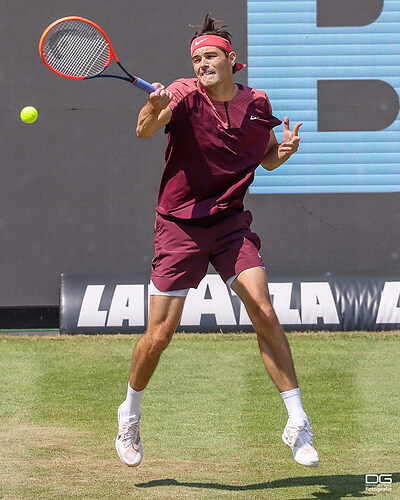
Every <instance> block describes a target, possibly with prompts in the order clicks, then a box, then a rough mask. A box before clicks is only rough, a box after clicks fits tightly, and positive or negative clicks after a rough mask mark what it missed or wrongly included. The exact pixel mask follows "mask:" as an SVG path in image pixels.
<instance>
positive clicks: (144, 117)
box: [136, 82, 173, 139]
mask: <svg viewBox="0 0 400 500" xmlns="http://www.w3.org/2000/svg"><path fill="white" fill-rule="evenodd" d="M153 85H154V86H155V87H157V90H156V91H154V92H152V93H151V94H150V95H149V97H148V100H147V103H146V104H145V105H144V106H143V108H142V109H141V110H140V112H139V116H138V121H137V126H136V134H137V136H138V137H140V138H141V139H149V138H150V137H151V136H152V135H153V134H154V133H155V132H157V130H160V128H162V127H164V126H165V125H167V123H169V121H170V119H171V115H172V110H171V108H169V107H168V104H169V103H170V102H171V100H172V97H173V96H172V94H171V92H170V91H169V90H167V89H166V88H165V87H164V86H163V85H161V83H157V82H156V83H153Z"/></svg>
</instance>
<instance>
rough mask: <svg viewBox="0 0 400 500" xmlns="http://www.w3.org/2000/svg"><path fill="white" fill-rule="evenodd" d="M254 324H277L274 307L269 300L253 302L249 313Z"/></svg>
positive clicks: (264, 325)
mask: <svg viewBox="0 0 400 500" xmlns="http://www.w3.org/2000/svg"><path fill="white" fill-rule="evenodd" d="M251 319H252V321H253V324H254V326H255V327H256V328H257V326H259V327H267V328H271V327H274V326H276V325H277V324H279V322H278V318H277V316H276V314H275V311H274V308H273V307H272V304H271V303H270V302H266V303H263V304H255V305H254V306H253V311H252V313H251Z"/></svg>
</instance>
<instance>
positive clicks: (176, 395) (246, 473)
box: [0, 332, 400, 500]
mask: <svg viewBox="0 0 400 500" xmlns="http://www.w3.org/2000/svg"><path fill="white" fill-rule="evenodd" d="M288 338H289V342H290V345H291V348H292V353H293V357H294V361H295V366H296V371H297V375H298V378H299V383H300V388H301V392H302V399H303V404H304V407H305V410H306V411H307V413H308V414H309V416H310V418H311V421H312V427H313V431H314V443H315V445H316V448H317V450H318V452H319V454H320V458H321V465H320V466H319V467H318V468H316V469H313V468H306V467H302V466H300V465H298V464H297V463H295V462H294V460H293V458H292V455H291V450H290V449H289V448H288V447H287V446H285V445H284V444H283V442H282V440H281V434H282V431H283V428H284V426H285V423H286V419H287V416H286V410H285V407H284V404H283V402H282V399H281V397H280V395H279V393H278V391H277V390H276V389H275V387H274V386H273V384H272V382H271V381H270V379H269V376H268V375H267V373H266V372H265V370H264V367H263V365H262V362H261V357H260V355H259V351H258V346H257V341H256V337H255V335H254V334H176V336H175V338H174V340H173V341H172V343H171V345H170V346H169V347H168V349H167V350H166V351H165V352H164V354H163V355H162V358H161V361H160V365H159V367H158V369H157V370H156V372H155V374H154V376H153V378H152V379H151V381H150V384H149V386H148V388H147V390H146V392H145V395H144V398H143V401H142V422H141V436H142V441H143V447H144V459H143V463H142V464H141V466H140V467H138V468H128V467H126V466H124V465H123V464H122V463H121V462H120V460H119V458H118V456H117V453H116V451H115V447H114V441H115V437H116V431H117V418H116V415H117V408H118V406H119V404H120V403H121V402H122V400H123V399H124V398H125V393H126V386H127V381H128V374H129V366H130V359H131V354H132V350H133V347H134V345H135V343H136V342H137V340H138V339H139V336H138V335H104V336H54V337H51V336H50V337H43V336H32V337H28V336H26V337H22V336H10V335H0V386H1V397H0V415H1V426H0V470H1V473H0V498H4V499H27V498H29V499H36V498H40V499H64V500H65V499H121V498H124V499H162V500H166V499H171V500H172V499H173V500H182V499H188V500H189V499H190V500H193V499H210V500H218V499H246V500H248V499H279V500H285V499H293V500H294V499H297V500H298V499H317V498H318V499H341V498H346V499H348V498H351V499H353V498H357V499H358V498H368V497H375V498H387V499H392V498H400V487H399V479H400V474H399V472H400V471H399V448H398V445H399V440H398V437H399V431H398V415H399V409H400V397H399V390H398V380H399V377H398V374H399V359H400V356H399V354H400V344H399V340H400V332H386V333H385V332H379V333H371V332H361V333H358V332H357V333H329V332H319V333H315V332H314V333H290V334H289V335H288ZM366 474H392V484H391V485H390V491H380V492H379V491H371V490H369V491H367V490H366V484H365V475H366Z"/></svg>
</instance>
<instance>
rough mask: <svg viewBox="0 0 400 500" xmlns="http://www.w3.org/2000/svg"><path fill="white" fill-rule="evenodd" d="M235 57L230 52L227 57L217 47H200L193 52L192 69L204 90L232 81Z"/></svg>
mask: <svg viewBox="0 0 400 500" xmlns="http://www.w3.org/2000/svg"><path fill="white" fill-rule="evenodd" d="M235 60H236V55H235V53H234V52H231V53H230V54H229V55H228V56H227V55H226V54H225V52H224V51H223V50H222V49H220V48H218V47H211V46H210V47H201V48H200V49H197V50H195V51H194V52H193V55H192V63H193V69H194V72H195V73H196V76H197V78H198V80H199V82H200V83H201V84H202V85H203V87H205V88H211V87H215V86H216V85H219V84H221V83H222V84H226V83H228V82H230V81H231V80H232V79H233V74H232V63H234V62H235Z"/></svg>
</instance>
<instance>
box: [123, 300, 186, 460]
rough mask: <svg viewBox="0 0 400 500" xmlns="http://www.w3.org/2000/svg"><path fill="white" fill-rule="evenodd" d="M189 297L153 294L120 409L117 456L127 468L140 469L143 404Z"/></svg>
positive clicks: (134, 352)
mask: <svg viewBox="0 0 400 500" xmlns="http://www.w3.org/2000/svg"><path fill="white" fill-rule="evenodd" d="M184 302H185V297H171V296H163V295H152V296H151V297H150V310H149V321H148V326H147V330H146V333H145V334H144V335H143V337H142V338H141V339H140V340H139V342H138V343H137V344H136V347H135V349H134V351H133V356H132V364H131V373H130V377H129V384H128V393H127V397H126V400H125V401H124V402H123V403H122V404H121V405H120V407H119V408H118V435H117V439H116V442H115V446H116V449H117V453H118V455H119V457H120V459H121V460H122V461H123V463H124V464H125V465H128V466H137V465H139V464H140V463H141V461H142V456H143V450H142V443H141V440H140V435H139V422H140V401H141V398H142V395H143V391H144V389H145V387H146V386H147V384H148V382H149V380H150V378H151V376H152V374H153V373H154V370H155V369H156V367H157V364H158V361H159V359H160V356H161V354H162V352H163V351H164V349H165V348H166V347H167V346H168V344H169V343H170V341H171V339H172V337H173V335H174V333H175V330H176V327H177V325H178V323H179V319H180V317H181V314H182V309H183V305H184Z"/></svg>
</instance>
